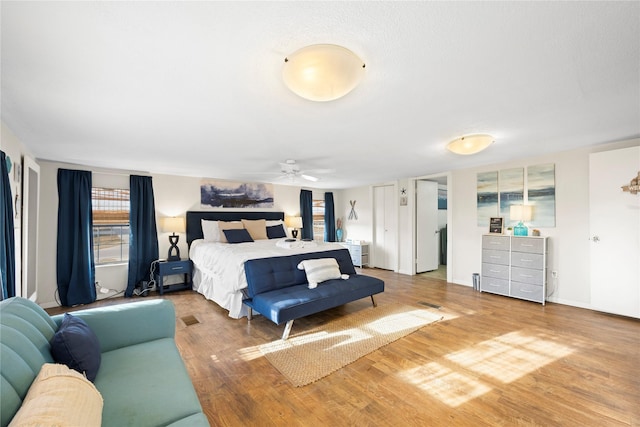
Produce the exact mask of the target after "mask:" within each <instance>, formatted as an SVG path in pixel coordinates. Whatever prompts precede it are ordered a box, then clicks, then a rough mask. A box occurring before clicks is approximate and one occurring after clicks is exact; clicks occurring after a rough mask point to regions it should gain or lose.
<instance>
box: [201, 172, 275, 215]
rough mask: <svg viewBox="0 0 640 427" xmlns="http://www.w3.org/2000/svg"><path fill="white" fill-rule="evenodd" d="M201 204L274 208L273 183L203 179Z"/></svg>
mask: <svg viewBox="0 0 640 427" xmlns="http://www.w3.org/2000/svg"><path fill="white" fill-rule="evenodd" d="M200 205H201V206H202V207H203V208H234V209H237V208H256V209H265V208H272V207H273V185H272V184H262V183H247V182H233V181H218V180H208V179H203V180H202V183H201V184H200Z"/></svg>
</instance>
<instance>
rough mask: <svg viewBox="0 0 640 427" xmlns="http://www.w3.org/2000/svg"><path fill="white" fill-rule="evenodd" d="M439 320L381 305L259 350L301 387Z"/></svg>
mask: <svg viewBox="0 0 640 427" xmlns="http://www.w3.org/2000/svg"><path fill="white" fill-rule="evenodd" d="M440 319H442V316H441V315H440V314H438V313H434V312H433V311H429V310H427V309H424V308H419V307H413V306H408V305H402V304H387V305H380V306H378V307H371V308H367V309H364V310H361V311H359V312H357V313H351V314H347V315H345V316H343V317H341V318H339V319H335V320H332V321H330V322H328V323H327V324H326V325H323V326H321V327H319V328H316V329H314V330H311V331H309V332H304V333H302V334H300V335H297V336H292V337H289V339H288V340H286V341H283V340H277V341H274V342H271V343H268V344H263V345H261V346H259V349H260V352H261V353H262V354H263V355H264V356H265V357H266V358H267V360H269V362H271V364H272V365H273V366H275V367H276V368H277V369H278V370H279V371H280V372H281V373H282V374H283V375H284V376H285V377H287V379H288V380H289V381H290V382H291V384H293V385H294V386H296V387H300V386H303V385H307V384H310V383H312V382H314V381H317V380H319V379H320V378H323V377H326V376H327V375H329V374H331V373H332V372H335V371H337V370H338V369H340V368H342V367H344V366H347V365H348V364H350V363H352V362H355V361H356V360H358V359H359V358H361V357H362V356H366V355H367V354H369V353H371V352H372V351H374V350H376V349H378V348H380V347H382V346H384V345H387V344H389V343H391V342H393V341H396V340H398V339H400V338H402V337H404V336H406V335H409V334H410V333H412V332H414V331H417V330H418V329H420V328H422V327H423V326H425V325H428V324H430V323H433V322H437V321H438V320H440ZM293 327H294V328H295V322H294V324H293Z"/></svg>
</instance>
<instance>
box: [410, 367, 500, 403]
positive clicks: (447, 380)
mask: <svg viewBox="0 0 640 427" xmlns="http://www.w3.org/2000/svg"><path fill="white" fill-rule="evenodd" d="M400 377H401V378H402V379H404V380H405V381H407V382H408V383H410V384H413V385H415V386H417V387H419V388H421V389H422V390H424V391H426V392H427V393H429V394H430V395H432V396H433V397H435V398H437V399H439V400H441V401H442V402H444V403H445V404H447V405H449V406H451V407H453V408H455V407H457V406H460V405H462V404H463V403H465V402H467V401H469V400H471V399H473V398H475V397H478V396H481V395H483V394H485V393H487V392H489V391H491V386H489V385H487V384H484V383H482V382H481V381H478V379H476V378H472V377H470V376H468V375H465V374H463V373H460V372H456V371H454V370H452V369H450V368H447V367H446V366H443V365H441V364H439V363H437V362H431V363H428V364H427V365H425V366H419V367H417V368H413V369H409V370H406V371H404V372H401V373H400Z"/></svg>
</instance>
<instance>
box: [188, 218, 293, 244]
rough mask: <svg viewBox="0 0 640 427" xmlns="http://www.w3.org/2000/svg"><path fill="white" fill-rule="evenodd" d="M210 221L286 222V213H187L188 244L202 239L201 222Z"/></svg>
mask: <svg viewBox="0 0 640 427" xmlns="http://www.w3.org/2000/svg"><path fill="white" fill-rule="evenodd" d="M203 219H206V220H209V221H240V220H241V219H268V220H270V221H271V220H278V219H281V220H284V212H261V211H235V212H234V211H231V212H229V211H187V244H188V245H189V246H191V242H193V241H194V240H196V239H202V238H203V236H202V223H201V220H203Z"/></svg>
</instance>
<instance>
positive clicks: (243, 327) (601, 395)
mask: <svg viewBox="0 0 640 427" xmlns="http://www.w3.org/2000/svg"><path fill="white" fill-rule="evenodd" d="M363 272H364V273H365V274H368V275H372V276H377V277H380V278H381V279H383V280H384V281H385V284H386V288H385V292H384V293H383V294H381V295H379V296H377V297H376V301H377V303H378V304H379V305H381V304H386V303H391V302H401V303H404V304H414V305H418V306H420V307H425V306H428V305H429V304H431V305H437V306H441V309H440V310H437V309H433V308H432V310H433V311H438V312H440V313H441V314H442V315H443V316H444V319H443V320H442V321H440V322H438V323H436V324H433V325H429V326H426V327H425V328H423V329H421V330H419V331H417V332H415V333H413V334H411V335H409V336H407V337H404V338H402V339H400V340H398V341H396V342H394V343H392V344H390V345H388V346H385V347H383V348H381V349H379V350H377V351H375V352H373V353H371V354H369V355H368V356H366V357H363V358H361V359H359V360H357V361H356V362H354V363H352V364H351V365H349V366H347V367H345V368H343V369H341V370H339V371H338V372H335V373H333V374H331V375H330V376H328V377H325V378H324V379H321V380H320V381H318V382H316V383H313V384H310V385H307V386H304V387H300V388H295V387H292V386H291V385H290V384H289V383H288V382H287V380H286V379H285V378H284V377H283V376H282V375H281V374H280V373H279V372H278V371H277V370H276V369H275V368H274V367H273V366H272V365H271V364H270V363H269V362H268V361H267V360H266V359H265V358H264V357H262V356H261V354H260V352H259V351H258V350H257V346H258V345H260V344H262V343H265V342H269V341H272V340H276V339H278V338H279V337H280V336H281V334H282V330H283V325H281V326H277V325H274V324H273V323H271V322H270V321H268V320H265V319H264V318H262V317H255V318H254V320H252V321H251V323H248V322H247V319H246V318H244V319H240V320H235V319H231V318H229V317H228V316H227V312H226V311H225V310H223V309H221V308H219V307H218V306H217V305H216V304H215V303H213V302H210V301H207V300H205V299H204V298H203V297H202V296H201V295H200V294H197V293H195V292H190V291H180V292H174V293H167V294H165V295H164V296H163V298H166V299H170V300H171V301H173V302H174V303H175V306H176V312H177V334H176V342H177V344H178V347H179V349H180V351H181V353H182V356H183V358H184V360H185V363H186V365H187V368H188V370H189V373H190V375H191V378H192V379H193V383H194V386H195V389H196V391H197V393H198V396H199V398H200V402H201V403H202V407H203V408H204V411H205V412H206V414H207V416H208V418H209V421H210V423H211V425H212V426H238V425H242V426H284V425H286V426H318V425H327V426H329V425H330V426H342V425H358V426H399V425H403V426H441V425H442V426H458V425H460V426H467V425H469V426H640V375H639V368H640V321H639V320H637V319H631V318H625V317H619V316H613V315H608V314H604V313H598V312H594V311H590V310H584V309H578V308H574V307H568V306H564V305H559V304H552V303H548V304H547V305H546V306H544V307H543V306H541V305H540V304H535V303H531V302H526V301H520V300H516V299H511V298H506V297H501V296H496V295H491V294H486V293H479V292H474V291H473V290H472V289H471V288H469V287H465V286H459V285H453V284H447V283H446V282H444V281H442V280H436V279H430V278H427V277H421V276H413V277H412V276H406V275H401V274H396V273H393V272H389V271H384V270H376V269H365V270H363ZM147 298H158V296H157V295H156V294H155V293H154V294H152V295H151V296H149V297H147ZM137 299H139V298H137ZM137 299H127V300H124V299H114V300H109V301H105V302H99V303H96V304H95V305H104V304H114V303H122V302H130V301H135V300H137ZM370 304H371V302H370V299H368V298H366V299H363V300H360V301H356V302H354V303H350V304H347V305H345V306H342V307H338V308H336V309H333V310H329V311H327V312H324V313H321V314H318V315H314V316H310V317H307V318H304V319H299V320H296V321H295V323H294V325H293V330H292V336H293V335H295V334H300V333H304V331H305V330H309V329H312V328H315V327H318V326H321V325H322V324H323V323H324V322H326V321H328V320H330V319H332V318H335V317H338V316H342V315H344V314H345V313H349V312H354V311H358V310H362V309H364V308H367V307H370ZM425 304H426V305H425ZM49 311H50V312H52V313H53V312H59V311H60V310H57V309H54V310H49ZM183 318H184V319H185V320H184V321H183ZM194 318H195V319H196V321H197V322H195V323H194V321H193V320H194ZM187 324H190V325H189V326H187Z"/></svg>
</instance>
